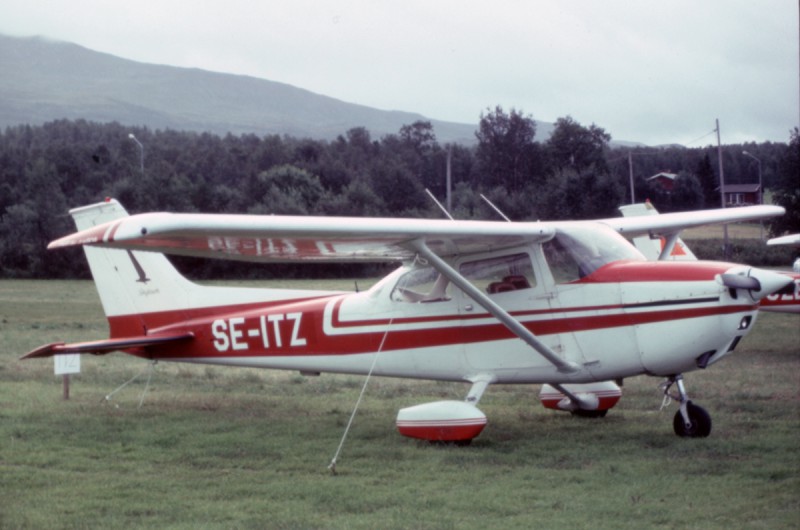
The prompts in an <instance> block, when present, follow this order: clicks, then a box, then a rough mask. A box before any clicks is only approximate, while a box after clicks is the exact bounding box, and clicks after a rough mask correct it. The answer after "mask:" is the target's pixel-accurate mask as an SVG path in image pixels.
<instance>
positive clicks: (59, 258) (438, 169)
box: [0, 106, 800, 278]
mask: <svg viewBox="0 0 800 530" xmlns="http://www.w3.org/2000/svg"><path fill="white" fill-rule="evenodd" d="M536 132H537V131H536V122H535V121H534V120H533V118H532V117H531V116H529V115H526V114H524V113H523V112H522V111H517V110H514V109H511V110H510V111H508V112H507V111H505V110H504V109H503V108H501V107H499V106H498V107H495V108H493V109H492V108H487V109H486V111H485V112H484V113H482V114H481V119H480V122H479V127H478V130H477V131H476V135H475V136H476V141H475V143H474V144H473V145H469V146H466V145H460V144H458V145H451V144H445V145H442V144H440V143H439V142H437V140H436V134H435V130H434V129H433V127H432V126H431V124H430V123H429V122H424V121H418V122H415V123H411V124H408V125H404V126H403V127H401V128H400V130H399V131H398V132H397V133H396V134H390V135H386V136H384V137H382V138H372V137H371V135H370V133H369V131H368V130H366V129H365V128H353V129H350V130H348V131H343V132H342V134H341V135H339V136H338V137H337V138H336V139H335V140H333V141H322V140H313V139H308V138H294V137H289V136H278V135H268V136H263V137H259V136H256V135H242V136H235V135H227V136H217V135H213V134H207V133H206V134H198V133H192V132H182V131H175V130H151V129H148V128H144V127H128V126H123V125H121V124H119V123H92V122H86V121H83V120H74V121H70V120H59V121H54V122H50V123H47V124H44V125H41V126H30V125H20V126H16V127H8V128H6V129H5V131H2V132H0V277H5V278H84V277H87V275H88V271H87V267H86V266H85V262H84V260H83V258H82V257H81V253H80V251H79V250H75V251H71V250H70V251H58V252H48V251H47V250H46V246H47V243H48V242H49V241H51V240H53V239H56V238H58V237H60V236H62V235H65V234H67V233H70V232H71V231H73V230H74V226H73V225H72V221H71V219H70V218H69V216H68V215H67V212H68V210H69V209H70V208H73V207H76V206H82V205H86V204H90V203H93V202H97V201H100V200H103V199H104V198H105V197H115V198H117V199H118V200H119V201H120V202H121V203H122V204H123V205H124V206H125V207H126V208H127V209H128V211H129V212H130V213H140V212H146V211H174V212H206V213H251V214H290V215H327V216H384V217H417V218H442V217H443V215H444V214H443V213H442V212H441V210H440V209H439V208H438V207H437V206H436V204H435V203H434V201H433V200H432V199H431V198H430V197H429V196H428V194H427V193H426V189H427V190H430V192H431V193H432V194H433V195H434V196H435V197H437V198H438V199H439V200H440V201H441V202H442V203H446V204H448V209H449V211H450V213H451V214H452V216H453V217H454V218H456V219H488V220H492V219H498V220H499V219H500V217H499V216H498V214H497V213H496V212H494V211H493V210H492V209H491V208H490V207H489V206H488V205H487V204H486V203H485V202H484V201H483V200H482V199H481V198H480V195H481V194H484V195H485V196H486V197H488V198H489V199H490V200H491V201H492V202H493V203H494V204H496V205H497V206H498V207H499V208H500V209H501V210H502V211H503V212H504V213H505V214H506V215H507V216H508V217H509V218H510V219H512V220H514V221H522V220H536V219H541V220H558V219H590V218H599V217H613V216H616V215H618V213H617V207H618V206H620V205H622V204H625V203H628V202H630V201H631V189H630V188H631V184H630V180H631V171H632V175H633V193H634V198H635V199H636V201H638V202H641V201H643V200H645V199H649V200H650V201H651V202H653V204H654V205H655V206H656V207H657V208H658V209H659V210H660V211H662V212H668V211H680V210H693V209H699V208H716V207H719V205H720V199H719V167H718V156H717V148H716V146H706V147H697V148H687V147H681V146H670V147H659V148H651V147H633V148H629V147H615V148H612V147H611V146H610V141H611V136H610V134H608V133H607V132H606V131H605V130H604V129H603V128H601V127H599V126H597V125H594V124H592V125H590V126H584V125H581V124H580V123H578V122H576V121H575V120H574V119H572V118H571V117H569V116H566V117H564V118H560V119H558V120H557V122H556V124H555V129H554V131H553V133H552V135H551V136H550V137H549V138H546V139H539V138H537V137H536ZM787 135H788V136H789V138H788V142H787V143H769V142H768V143H760V144H755V143H749V144H744V145H742V144H738V145H725V146H723V148H722V161H723V168H724V175H725V182H726V184H734V183H757V182H758V181H759V170H760V171H761V179H762V182H763V185H764V188H765V189H766V190H767V195H768V196H769V197H771V200H772V201H773V202H776V203H778V204H781V205H783V206H785V207H787V210H788V212H789V213H788V215H786V216H784V217H782V218H780V219H778V220H776V221H775V222H773V223H771V224H770V232H771V233H772V234H773V235H777V234H782V233H786V232H798V231H800V177H798V175H800V139H799V138H798V131H797V129H795V130H794V131H791V132H789V131H787ZM744 151H747V153H749V155H745V154H744V153H743V152H744ZM759 166H760V167H759ZM448 167H449V168H450V169H449V174H450V176H451V177H450V182H451V189H452V193H451V194H450V200H449V201H446V197H447V189H448V187H447V181H448V179H447V175H448ZM662 171H667V172H670V173H674V174H677V178H676V179H675V186H674V188H673V189H672V190H671V191H669V192H667V191H665V190H663V189H661V188H660V187H659V186H658V185H654V184H652V183H648V181H647V180H646V179H647V178H648V177H650V176H652V175H655V174H656V173H659V172H662ZM179 261H181V262H182V263H180V264H179V266H180V267H182V268H184V269H190V270H191V272H192V273H193V276H195V277H201V278H203V277H230V276H236V275H242V274H247V275H253V274H256V275H258V276H270V275H280V274H290V275H295V276H296V275H302V274H303V273H304V272H303V271H304V268H303V267H297V266H291V267H290V266H288V265H281V266H275V267H273V266H270V267H261V268H260V269H261V271H260V272H256V273H253V272H252V270H253V267H252V266H249V271H250V272H244V271H245V269H244V268H242V265H237V264H229V263H227V262H217V261H215V262H211V263H199V262H195V261H192V260H179ZM337 267H338V269H337V270H339V271H342V272H340V274H347V273H349V272H353V271H354V269H353V270H350V269H348V268H347V267H344V268H342V267H341V266H337ZM257 270H258V268H257ZM332 274H333V273H332Z"/></svg>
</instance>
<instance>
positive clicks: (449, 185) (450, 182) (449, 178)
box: [446, 0, 800, 212]
mask: <svg viewBox="0 0 800 530" xmlns="http://www.w3.org/2000/svg"><path fill="white" fill-rule="evenodd" d="M799 1H800V0H799ZM452 155H453V152H452V148H451V147H450V146H448V147H447V183H446V185H447V200H446V203H447V211H448V212H452V211H453V198H452V193H451V190H452V189H453V173H452V161H451V158H452Z"/></svg>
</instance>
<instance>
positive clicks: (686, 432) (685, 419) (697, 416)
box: [664, 374, 711, 438]
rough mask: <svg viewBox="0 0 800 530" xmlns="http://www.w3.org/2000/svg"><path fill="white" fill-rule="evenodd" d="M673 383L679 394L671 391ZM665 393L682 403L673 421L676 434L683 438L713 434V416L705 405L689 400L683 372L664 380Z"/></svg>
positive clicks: (703, 436)
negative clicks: (701, 405)
mask: <svg viewBox="0 0 800 530" xmlns="http://www.w3.org/2000/svg"><path fill="white" fill-rule="evenodd" d="M673 384H674V385H675V387H676V388H677V390H678V393H677V395H674V394H670V392H669V390H670V388H671V387H672V385H673ZM664 395H665V396H667V397H668V398H672V399H675V400H676V401H678V402H679V403H680V409H678V412H676V413H675V418H674V419H673V421H672V427H673V428H674V429H675V434H677V435H678V436H681V437H683V438H705V437H706V436H708V435H709V434H711V416H709V415H708V412H706V410H705V409H704V408H703V407H700V406H698V405H695V404H694V403H692V402H691V400H689V395H688V394H687V393H686V387H685V386H684V384H683V376H682V375H681V374H678V375H673V376H671V377H670V378H669V379H667V380H666V381H665V382H664Z"/></svg>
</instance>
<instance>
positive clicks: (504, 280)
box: [459, 253, 536, 294]
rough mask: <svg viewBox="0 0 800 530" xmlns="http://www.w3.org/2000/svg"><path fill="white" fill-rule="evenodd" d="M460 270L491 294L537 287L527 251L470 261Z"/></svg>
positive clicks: (476, 285) (473, 282)
mask: <svg viewBox="0 0 800 530" xmlns="http://www.w3.org/2000/svg"><path fill="white" fill-rule="evenodd" d="M459 272H460V273H461V274H462V275H463V276H464V277H465V278H466V279H467V280H469V281H470V282H471V283H472V284H473V285H475V287H477V288H479V289H483V290H484V291H485V292H487V293H489V294H496V293H503V292H508V291H519V290H523V289H530V288H532V287H536V275H535V274H534V272H533V265H532V264H531V258H530V256H528V254H525V253H519V254H511V255H507V256H497V257H493V258H487V259H482V260H476V261H468V262H465V263H462V264H461V266H460V267H459Z"/></svg>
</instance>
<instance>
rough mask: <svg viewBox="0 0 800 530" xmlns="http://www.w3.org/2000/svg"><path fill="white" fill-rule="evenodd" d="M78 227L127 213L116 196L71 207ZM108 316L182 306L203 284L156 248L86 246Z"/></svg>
mask: <svg viewBox="0 0 800 530" xmlns="http://www.w3.org/2000/svg"><path fill="white" fill-rule="evenodd" d="M70 215H72V218H73V219H74V220H75V224H76V225H77V227H78V230H85V229H87V228H92V227H95V226H99V225H102V224H104V223H108V222H110V221H115V220H117V219H120V218H122V217H127V216H128V212H127V211H125V208H123V207H122V205H121V204H120V203H119V202H117V201H116V200H114V199H108V200H107V201H106V202H102V203H97V204H93V205H90V206H84V207H82V208H76V209H74V210H70ZM83 248H84V251H85V252H86V259H87V260H88V261H89V267H90V268H91V271H92V276H93V277H94V281H95V285H96V286H97V291H98V293H99V294H100V300H101V302H102V304H103V310H104V311H105V313H106V316H107V317H109V319H111V318H112V317H118V316H125V315H142V314H145V313H154V312H163V311H174V310H182V309H185V308H186V304H187V301H188V300H189V299H190V297H189V294H190V292H191V291H192V290H193V289H197V288H199V286H196V285H195V284H193V283H192V282H190V281H189V280H187V279H186V278H184V277H183V276H182V275H181V274H180V273H179V272H178V271H177V269H175V267H174V266H173V265H172V263H170V262H169V260H168V259H167V258H166V257H165V256H164V255H163V254H159V253H156V252H138V251H136V252H132V251H130V250H119V249H109V248H99V247H91V246H84V247H83Z"/></svg>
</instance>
